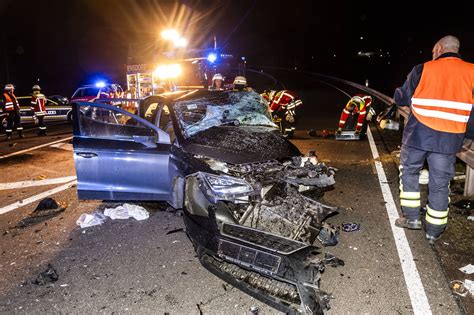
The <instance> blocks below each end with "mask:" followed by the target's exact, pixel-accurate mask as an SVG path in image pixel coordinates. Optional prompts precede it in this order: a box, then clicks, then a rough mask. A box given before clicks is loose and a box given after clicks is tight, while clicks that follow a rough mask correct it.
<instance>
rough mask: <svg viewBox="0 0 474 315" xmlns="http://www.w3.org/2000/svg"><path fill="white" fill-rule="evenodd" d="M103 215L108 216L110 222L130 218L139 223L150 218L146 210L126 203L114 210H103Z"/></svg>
mask: <svg viewBox="0 0 474 315" xmlns="http://www.w3.org/2000/svg"><path fill="white" fill-rule="evenodd" d="M104 215H106V216H108V217H109V218H111V219H112V220H115V219H129V218H130V217H132V218H134V219H135V220H137V221H141V220H145V219H148V218H149V217H150V215H149V214H148V211H146V209H145V208H143V207H142V206H138V205H131V204H128V203H124V204H123V205H122V206H118V207H115V208H106V209H105V210H104Z"/></svg>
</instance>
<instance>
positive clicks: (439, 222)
mask: <svg viewBox="0 0 474 315" xmlns="http://www.w3.org/2000/svg"><path fill="white" fill-rule="evenodd" d="M425 218H426V222H428V223H431V224H433V225H445V224H448V218H447V217H446V218H444V219H436V218H432V217H430V216H429V215H426V217H425Z"/></svg>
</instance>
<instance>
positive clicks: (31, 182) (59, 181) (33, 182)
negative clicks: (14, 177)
mask: <svg viewBox="0 0 474 315" xmlns="http://www.w3.org/2000/svg"><path fill="white" fill-rule="evenodd" d="M75 179H76V176H65V177H58V178H50V179H43V180H26V181H21V182H13V183H0V190H7V189H18V188H27V187H35V186H45V185H54V184H63V183H67V182H70V181H73V180H75Z"/></svg>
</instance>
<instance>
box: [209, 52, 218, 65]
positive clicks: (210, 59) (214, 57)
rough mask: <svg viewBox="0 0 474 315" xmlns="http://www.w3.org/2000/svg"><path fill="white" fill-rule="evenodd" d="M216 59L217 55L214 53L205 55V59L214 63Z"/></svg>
mask: <svg viewBox="0 0 474 315" xmlns="http://www.w3.org/2000/svg"><path fill="white" fill-rule="evenodd" d="M216 60H217V55H216V54H215V53H210V54H209V55H207V61H209V62H210V63H214V62H215V61H216Z"/></svg>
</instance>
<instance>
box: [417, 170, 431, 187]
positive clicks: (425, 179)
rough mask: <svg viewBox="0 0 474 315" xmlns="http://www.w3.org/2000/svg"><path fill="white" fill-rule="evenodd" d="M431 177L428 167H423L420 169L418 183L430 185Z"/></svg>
mask: <svg viewBox="0 0 474 315" xmlns="http://www.w3.org/2000/svg"><path fill="white" fill-rule="evenodd" d="M429 177H430V174H429V172H428V170H427V169H422V170H421V171H420V177H419V179H418V183H420V184H422V185H428V183H429Z"/></svg>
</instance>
